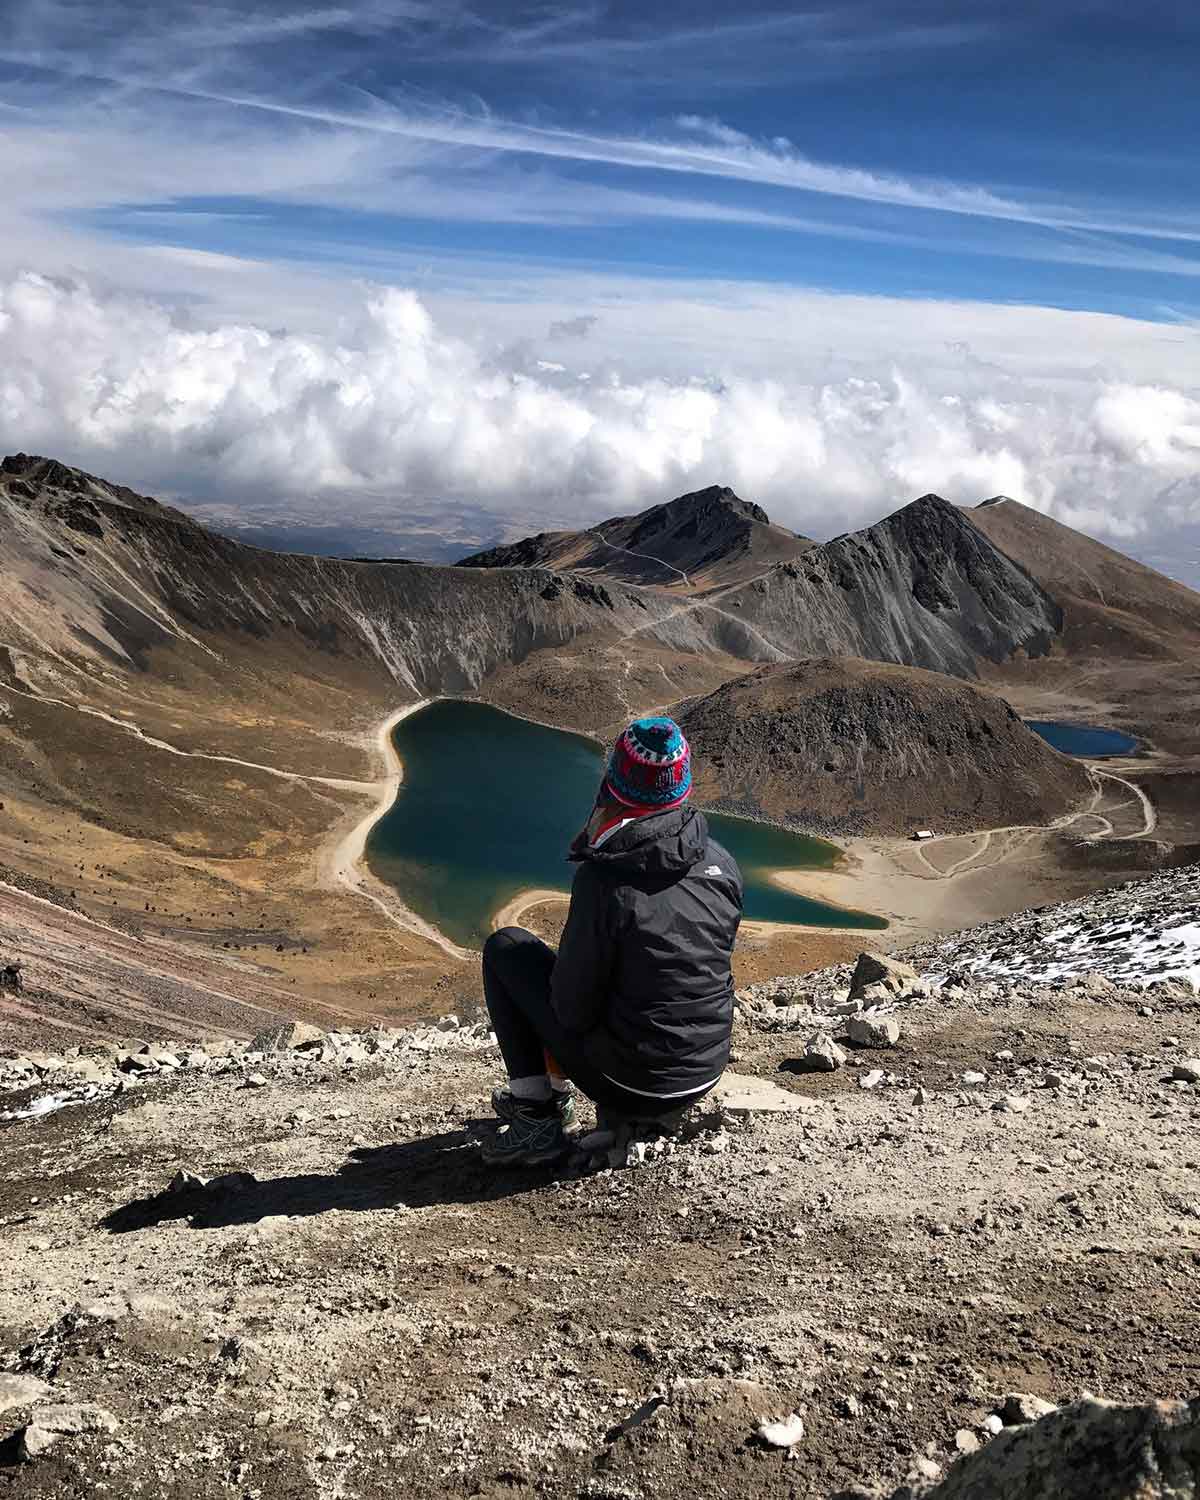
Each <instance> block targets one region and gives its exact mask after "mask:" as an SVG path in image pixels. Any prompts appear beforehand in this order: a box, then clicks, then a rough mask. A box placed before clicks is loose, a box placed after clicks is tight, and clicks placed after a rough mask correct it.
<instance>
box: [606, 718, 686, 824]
mask: <svg viewBox="0 0 1200 1500" xmlns="http://www.w3.org/2000/svg"><path fill="white" fill-rule="evenodd" d="M602 790H607V791H609V792H610V793H611V794H612V796H613V797H614V798H615V800H616V801H618V802H622V803H624V805H625V806H626V807H633V808H638V809H642V810H645V811H653V812H662V811H663V809H664V808H668V807H678V806H679V804H680V803H681V802H684V801H686V800H687V798H688V796H689V794H690V793H691V790H692V752H691V750H690V749H689V748H688V742H687V740H685V739H684V737H683V731H682V730H681V729H680V727H679V725H678V724H676V722H675V720H674V719H667V718H654V719H635V720H634V721H633V723H632V724H631V725H630V726H629V728H628V729H626V730H625V731H624V733H622V734H621V735H620V736H619V737H618V739H617V743H616V744H615V745H614V746H613V751H612V755H611V756H610V757H609V761H608V770H607V771H606V772H605V776H604V787H603V788H602Z"/></svg>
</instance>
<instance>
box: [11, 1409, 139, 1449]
mask: <svg viewBox="0 0 1200 1500" xmlns="http://www.w3.org/2000/svg"><path fill="white" fill-rule="evenodd" d="M118 1425H119V1424H118V1422H117V1419H116V1417H114V1416H113V1414H112V1412H110V1411H106V1410H105V1409H104V1407H102V1406H94V1405H92V1404H91V1403H90V1402H87V1401H78V1402H64V1403H62V1404H60V1405H57V1406H39V1407H37V1408H36V1409H35V1410H34V1413H33V1417H32V1420H31V1421H30V1422H28V1423H27V1425H26V1426H24V1427H22V1429H21V1431H20V1433H19V1434H18V1435H17V1452H18V1453H19V1455H20V1456H21V1458H23V1459H24V1460H25V1462H26V1463H29V1462H31V1461H32V1460H33V1459H35V1458H40V1457H41V1456H42V1454H43V1453H45V1452H46V1450H47V1449H48V1448H52V1447H53V1446H54V1444H55V1443H57V1442H58V1441H59V1439H60V1438H64V1437H80V1436H82V1435H84V1434H85V1433H110V1432H116V1430H117V1427H118Z"/></svg>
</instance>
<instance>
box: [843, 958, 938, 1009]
mask: <svg viewBox="0 0 1200 1500" xmlns="http://www.w3.org/2000/svg"><path fill="white" fill-rule="evenodd" d="M920 977H921V976H920V975H919V974H918V973H917V971H916V969H914V968H913V966H912V964H906V963H904V962H903V961H902V960H901V959H898V958H889V957H888V956H887V954H886V953H872V952H867V953H860V954H859V955H858V962H857V963H856V964H855V965H854V973H853V975H852V976H851V978H850V999H851V1000H862V999H864V998H868V999H876V998H877V996H875V995H871V996H867V995H866V991H867V990H868V989H870V988H871V986H872V985H881V986H882V987H883V988H884V989H885V990H886V991H887V992H888V994H889V995H896V996H900V995H908V994H911V993H912V991H913V989H914V988H915V987H916V985H917V983H918V982H919V980H920Z"/></svg>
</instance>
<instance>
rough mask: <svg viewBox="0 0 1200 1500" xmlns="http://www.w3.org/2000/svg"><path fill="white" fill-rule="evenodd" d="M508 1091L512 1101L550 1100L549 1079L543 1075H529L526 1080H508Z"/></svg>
mask: <svg viewBox="0 0 1200 1500" xmlns="http://www.w3.org/2000/svg"><path fill="white" fill-rule="evenodd" d="M508 1089H509V1093H511V1094H512V1096H513V1098H514V1099H532V1100H546V1099H549V1098H550V1079H549V1076H548V1075H547V1074H545V1073H531V1074H530V1076H529V1077H528V1078H510V1079H509V1080H508Z"/></svg>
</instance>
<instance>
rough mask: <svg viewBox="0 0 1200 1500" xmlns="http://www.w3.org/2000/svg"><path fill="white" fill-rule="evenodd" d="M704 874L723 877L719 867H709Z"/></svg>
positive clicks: (722, 871)
mask: <svg viewBox="0 0 1200 1500" xmlns="http://www.w3.org/2000/svg"><path fill="white" fill-rule="evenodd" d="M704 873H705V874H706V875H724V873H725V871H724V870H722V868H721V866H720V865H709V867H708V869H707V870H705V872H704Z"/></svg>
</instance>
